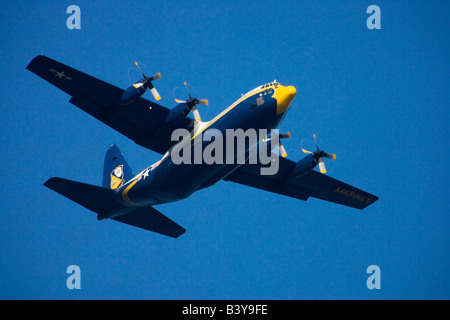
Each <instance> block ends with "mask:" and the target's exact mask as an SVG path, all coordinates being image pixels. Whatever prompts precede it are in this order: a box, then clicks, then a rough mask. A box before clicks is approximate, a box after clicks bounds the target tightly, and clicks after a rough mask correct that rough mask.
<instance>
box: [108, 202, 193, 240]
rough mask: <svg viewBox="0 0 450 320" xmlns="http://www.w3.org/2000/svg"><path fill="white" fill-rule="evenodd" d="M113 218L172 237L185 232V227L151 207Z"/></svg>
mask: <svg viewBox="0 0 450 320" xmlns="http://www.w3.org/2000/svg"><path fill="white" fill-rule="evenodd" d="M113 219H114V220H116V221H119V222H122V223H126V224H129V225H132V226H135V227H138V228H141V229H145V230H149V231H153V232H156V233H159V234H163V235H165V236H168V237H172V238H178V237H179V236H181V235H182V234H183V233H185V232H186V229H184V228H183V227H181V226H180V225H178V224H176V223H175V222H173V221H172V220H170V219H169V218H167V217H166V216H165V215H163V214H162V213H161V212H159V211H158V210H156V209H154V208H152V207H141V208H139V209H136V210H134V211H132V212H130V213H127V214H124V215H121V216H117V217H114V218H113Z"/></svg>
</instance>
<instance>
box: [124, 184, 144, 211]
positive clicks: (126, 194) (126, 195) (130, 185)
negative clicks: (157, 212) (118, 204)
mask: <svg viewBox="0 0 450 320" xmlns="http://www.w3.org/2000/svg"><path fill="white" fill-rule="evenodd" d="M137 182H138V179H134V181H133V182H131V183H130V184H129V185H128V186H127V187H126V188H125V190H123V192H122V198H123V200H125V201H126V202H128V203H129V204H131V205H133V206H140V204H139V203H136V202H134V201H132V200H131V199H130V198H129V197H128V191H130V189H131V188H132V187H133V186H134V185H135V184H136V183H137Z"/></svg>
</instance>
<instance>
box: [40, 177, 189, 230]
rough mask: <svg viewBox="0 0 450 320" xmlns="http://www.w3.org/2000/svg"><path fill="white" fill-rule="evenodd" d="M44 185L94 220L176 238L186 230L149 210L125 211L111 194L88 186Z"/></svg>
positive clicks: (61, 181) (70, 183) (59, 182)
mask: <svg viewBox="0 0 450 320" xmlns="http://www.w3.org/2000/svg"><path fill="white" fill-rule="evenodd" d="M44 185H45V186H46V187H47V188H50V189H52V190H53V191H56V192H58V193H59V194H61V195H63V196H65V197H67V198H69V199H70V200H72V201H74V202H76V203H78V204H79V205H82V206H83V207H85V208H87V209H89V210H92V211H94V212H95V213H97V214H98V219H104V218H111V219H113V220H116V221H119V222H122V223H126V224H128V225H131V226H134V227H138V228H141V229H144V230H149V231H153V232H156V233H159V234H162V235H165V236H168V237H172V238H178V237H179V236H181V235H182V234H183V233H185V232H186V229H184V228H183V227H181V226H180V225H178V224H177V223H175V222H174V221H172V220H171V219H169V218H168V217H166V216H165V215H163V214H162V213H160V212H159V211H158V210H156V209H154V208H152V207H138V208H136V207H128V206H125V205H123V204H121V203H120V202H118V201H117V200H116V199H115V197H114V190H111V189H107V188H102V187H97V186H93V185H90V184H86V183H82V182H77V181H72V180H67V179H63V178H57V177H54V178H51V179H49V180H47V181H46V182H45V183H44Z"/></svg>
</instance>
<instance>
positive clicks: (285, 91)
mask: <svg viewBox="0 0 450 320" xmlns="http://www.w3.org/2000/svg"><path fill="white" fill-rule="evenodd" d="M296 94H297V89H295V87H293V86H289V87H283V86H279V87H278V88H277V89H276V90H275V93H274V94H273V98H275V99H276V100H277V115H279V114H282V113H283V112H286V111H287V109H288V108H289V106H290V105H291V102H292V100H294V98H295V95H296Z"/></svg>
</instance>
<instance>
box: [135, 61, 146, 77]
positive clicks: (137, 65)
mask: <svg viewBox="0 0 450 320" xmlns="http://www.w3.org/2000/svg"><path fill="white" fill-rule="evenodd" d="M134 64H135V65H136V67H138V69H139V71H140V72H141V73H142V76H143V77H144V78H147V77H146V76H145V74H144V72H142V69H141V67H139V64H138V63H137V61H135V62H134Z"/></svg>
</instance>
